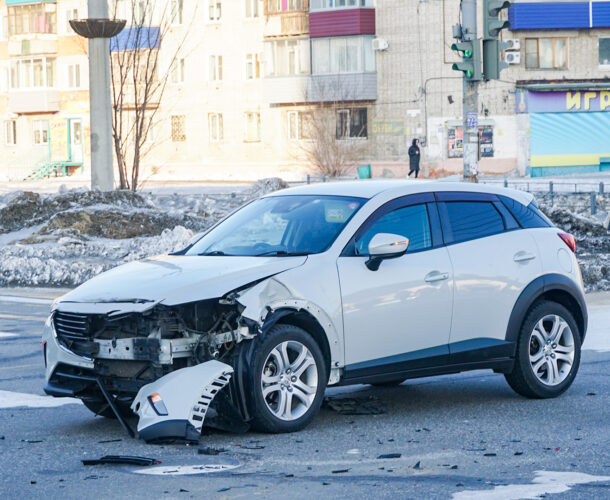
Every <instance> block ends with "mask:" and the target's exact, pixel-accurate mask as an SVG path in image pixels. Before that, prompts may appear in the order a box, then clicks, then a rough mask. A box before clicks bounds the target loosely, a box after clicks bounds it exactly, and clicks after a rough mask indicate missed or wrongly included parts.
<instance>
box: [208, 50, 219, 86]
mask: <svg viewBox="0 0 610 500" xmlns="http://www.w3.org/2000/svg"><path fill="white" fill-rule="evenodd" d="M209 64H210V67H209V80H210V81H211V82H219V81H222V56H210V62H209Z"/></svg>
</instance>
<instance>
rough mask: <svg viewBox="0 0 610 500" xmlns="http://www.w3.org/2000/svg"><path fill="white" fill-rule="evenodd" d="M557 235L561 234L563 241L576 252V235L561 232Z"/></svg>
mask: <svg viewBox="0 0 610 500" xmlns="http://www.w3.org/2000/svg"><path fill="white" fill-rule="evenodd" d="M557 236H559V237H560V238H561V239H562V240H563V242H564V243H565V244H566V245H568V247H570V250H572V252H576V238H574V235H572V234H570V233H559V234H558V235H557Z"/></svg>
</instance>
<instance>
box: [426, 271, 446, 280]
mask: <svg viewBox="0 0 610 500" xmlns="http://www.w3.org/2000/svg"><path fill="white" fill-rule="evenodd" d="M447 279H449V273H440V272H438V271H432V272H431V273H428V274H426V277H425V278H424V281H425V282H426V283H434V282H435V281H443V280H447Z"/></svg>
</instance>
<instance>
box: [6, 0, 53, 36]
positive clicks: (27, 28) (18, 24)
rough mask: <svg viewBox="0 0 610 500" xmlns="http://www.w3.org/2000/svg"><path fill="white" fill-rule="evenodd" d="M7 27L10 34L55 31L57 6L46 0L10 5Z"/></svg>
mask: <svg viewBox="0 0 610 500" xmlns="http://www.w3.org/2000/svg"><path fill="white" fill-rule="evenodd" d="M8 29H9V34H11V35H25V34H27V33H57V6H56V5H55V4H54V3H48V2H45V3H34V4H28V5H15V6H10V7H8Z"/></svg>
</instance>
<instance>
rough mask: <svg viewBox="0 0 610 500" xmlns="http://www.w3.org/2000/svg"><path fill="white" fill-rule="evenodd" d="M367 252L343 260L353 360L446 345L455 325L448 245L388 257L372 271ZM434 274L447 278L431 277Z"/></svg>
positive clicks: (347, 329)
mask: <svg viewBox="0 0 610 500" xmlns="http://www.w3.org/2000/svg"><path fill="white" fill-rule="evenodd" d="M366 260H367V257H340V258H339V259H338V261H337V268H338V270H339V279H340V282H341V298H342V301H343V317H344V322H345V361H346V363H347V364H354V363H361V362H363V361H367V360H372V359H380V362H382V361H381V358H386V357H388V356H392V355H396V354H402V353H407V352H410V351H416V350H421V349H427V348H433V347H437V346H444V347H446V345H447V343H448V342H449V332H450V328H451V311H452V301H453V280H452V267H451V261H450V260H449V255H448V252H447V249H446V248H444V247H441V248H431V249H430V250H425V251H422V252H416V253H407V254H405V255H403V256H401V257H399V258H395V259H389V260H385V261H383V262H382V263H381V266H380V267H379V269H378V270H377V271H371V270H369V269H368V268H367V267H366V265H365V261H366ZM434 273H436V274H438V275H440V274H444V275H446V276H447V278H446V279H444V280H439V281H430V282H427V281H426V279H427V277H428V276H431V275H433V274H434Z"/></svg>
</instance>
